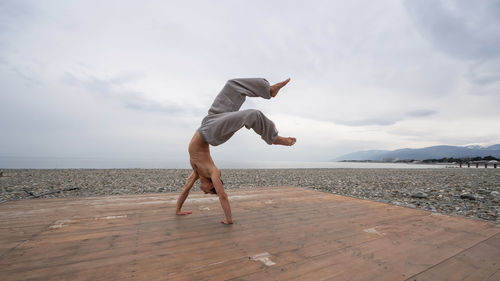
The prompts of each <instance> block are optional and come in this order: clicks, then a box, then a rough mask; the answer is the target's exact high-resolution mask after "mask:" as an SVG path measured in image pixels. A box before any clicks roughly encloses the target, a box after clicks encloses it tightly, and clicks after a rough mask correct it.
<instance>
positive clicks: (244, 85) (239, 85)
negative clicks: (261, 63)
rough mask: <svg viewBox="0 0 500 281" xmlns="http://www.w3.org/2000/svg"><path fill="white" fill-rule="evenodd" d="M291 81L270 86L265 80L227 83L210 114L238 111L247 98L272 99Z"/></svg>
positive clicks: (255, 79) (238, 80)
mask: <svg viewBox="0 0 500 281" xmlns="http://www.w3.org/2000/svg"><path fill="white" fill-rule="evenodd" d="M289 81H290V79H287V80H285V81H282V82H279V83H276V84H274V85H272V86H271V85H269V82H267V80H266V79H264V78H240V79H231V80H229V81H227V83H226V85H225V86H224V88H222V90H221V91H220V93H219V94H218V95H217V97H216V98H215V100H214V102H213V104H212V106H211V107H210V110H209V111H208V114H218V113H224V112H232V111H238V110H239V109H240V107H241V105H242V104H243V103H244V102H245V99H246V97H261V98H264V99H270V98H271V97H275V96H276V94H278V91H279V90H280V89H281V88H282V87H283V86H285V85H286V84H287V83H288V82H289Z"/></svg>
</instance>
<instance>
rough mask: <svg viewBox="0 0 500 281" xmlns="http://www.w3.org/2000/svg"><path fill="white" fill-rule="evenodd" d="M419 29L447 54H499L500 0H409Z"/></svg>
mask: <svg viewBox="0 0 500 281" xmlns="http://www.w3.org/2000/svg"><path fill="white" fill-rule="evenodd" d="M405 6H406V8H407V11H408V12H409V14H410V16H411V18H412V19H413V20H414V21H415V23H416V26H417V28H418V29H419V31H420V32H421V33H422V35H423V36H424V37H426V38H427V39H428V40H429V41H430V42H431V43H433V44H434V45H435V46H436V47H437V48H438V49H440V50H442V51H443V52H445V53H447V54H451V55H453V56H456V57H459V58H465V59H482V58H491V57H498V56H500V52H499V51H498V50H500V36H499V34H500V18H499V15H500V2H499V1H495V0H485V1H466V0H465V1H464V0H461V1H455V0H454V1H434V0H407V1H405Z"/></svg>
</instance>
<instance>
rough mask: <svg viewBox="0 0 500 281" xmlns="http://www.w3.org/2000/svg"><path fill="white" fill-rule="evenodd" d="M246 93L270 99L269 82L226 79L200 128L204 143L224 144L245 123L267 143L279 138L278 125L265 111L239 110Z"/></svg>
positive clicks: (264, 80) (263, 80) (255, 79)
mask: <svg viewBox="0 0 500 281" xmlns="http://www.w3.org/2000/svg"><path fill="white" fill-rule="evenodd" d="M247 96H248V97H261V98H265V99H270V98H271V93H270V90H269V82H267V80H266V79H263V78H243V79H231V80H229V81H227V83H226V85H225V86H224V88H222V90H221V91H220V93H219V94H218V95H217V97H216V98H215V100H214V102H213V104H212V106H211V107H210V109H209V110H208V115H207V116H206V117H205V118H203V121H201V127H200V128H199V129H198V132H199V133H200V135H201V137H202V138H203V140H205V142H207V143H208V144H211V145H213V146H217V145H219V144H223V143H225V142H226V141H227V140H229V139H230V138H231V137H232V136H233V135H234V133H236V131H238V130H239V129H241V128H243V126H245V127H246V128H247V129H250V128H252V129H253V130H254V131H255V132H256V133H257V134H259V135H260V136H261V137H262V139H263V140H264V141H265V142H266V143H268V144H272V143H273V142H274V141H275V140H276V138H277V137H278V131H277V130H276V126H275V125H274V123H273V121H271V120H269V119H268V118H267V117H266V116H265V115H264V114H263V113H262V112H260V111H259V110H255V109H247V110H241V111H239V109H240V107H241V105H242V104H243V102H245V99H246V97H247Z"/></svg>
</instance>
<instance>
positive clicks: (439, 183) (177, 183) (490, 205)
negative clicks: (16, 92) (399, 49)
mask: <svg viewBox="0 0 500 281" xmlns="http://www.w3.org/2000/svg"><path fill="white" fill-rule="evenodd" d="M221 171H222V179H223V180H224V183H225V188H226V189H229V190H230V189H234V188H240V187H243V188H259V187H267V186H297V187H303V188H309V189H316V190H321V191H326V192H330V193H334V194H339V195H346V196H352V197H357V198H362V199H369V200H373V201H379V202H388V203H391V202H392V204H395V205H398V206H404V207H410V208H420V209H427V210H432V211H434V210H435V211H436V212H439V213H443V214H454V215H463V216H472V217H475V218H478V219H482V220H488V221H494V222H496V223H500V218H499V212H500V210H499V208H500V207H499V206H500V169H484V168H483V169H472V168H471V169H467V168H462V169H458V168H455V169H445V168H443V169H260V170H259V169H244V170H242V169H222V170H221ZM0 172H2V173H3V177H0V202H4V201H8V200H18V199H33V198H34V197H35V196H36V197H39V198H56V197H84V196H109V195H118V194H144V193H158V192H178V191H180V190H181V189H182V187H183V185H184V183H185V181H186V178H187V176H188V175H189V173H190V172H191V170H188V169H111V170H101V169H67V170H65V169H51V170H34V169H29V170H12V169H0ZM193 190H194V191H198V190H199V188H198V184H196V185H195V186H194V187H193ZM30 193H31V194H33V195H35V196H33V195H30ZM473 198H474V199H473ZM3 204H5V203H3Z"/></svg>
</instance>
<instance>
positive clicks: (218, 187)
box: [211, 170, 233, 224]
mask: <svg viewBox="0 0 500 281" xmlns="http://www.w3.org/2000/svg"><path fill="white" fill-rule="evenodd" d="M211 179H212V184H213V185H214V188H215V191H217V195H219V201H220V205H221V206H222V209H223V210H224V214H225V215H226V218H224V219H222V220H221V223H223V224H232V223H233V217H232V215H231V206H229V199H228V197H227V194H226V192H225V191H224V185H223V184H222V181H221V180H220V173H219V171H218V170H216V171H215V173H212V177H211Z"/></svg>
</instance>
